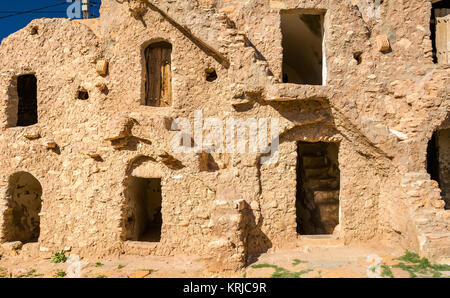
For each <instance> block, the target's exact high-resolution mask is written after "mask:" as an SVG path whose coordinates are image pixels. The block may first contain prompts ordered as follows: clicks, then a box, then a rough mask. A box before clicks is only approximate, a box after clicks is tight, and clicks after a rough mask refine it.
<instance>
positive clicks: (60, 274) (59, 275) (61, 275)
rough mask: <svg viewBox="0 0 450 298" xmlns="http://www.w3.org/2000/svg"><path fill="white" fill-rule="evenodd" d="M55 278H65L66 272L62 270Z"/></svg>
mask: <svg viewBox="0 0 450 298" xmlns="http://www.w3.org/2000/svg"><path fill="white" fill-rule="evenodd" d="M55 276H56V277H64V276H66V272H64V271H62V270H60V271H58V272H56V273H55Z"/></svg>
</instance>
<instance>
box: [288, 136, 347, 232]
mask: <svg viewBox="0 0 450 298" xmlns="http://www.w3.org/2000/svg"><path fill="white" fill-rule="evenodd" d="M338 153H339V147H338V144H336V143H324V142H317V143H306V142H298V143H297V197H296V208H297V233H299V234H301V235H321V234H333V231H334V229H335V227H336V226H337V225H338V224H339V188H340V172H339V163H338Z"/></svg>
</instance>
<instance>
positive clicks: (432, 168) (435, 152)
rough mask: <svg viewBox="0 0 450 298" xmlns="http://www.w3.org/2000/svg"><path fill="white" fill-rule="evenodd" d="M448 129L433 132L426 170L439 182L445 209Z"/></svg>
mask: <svg viewBox="0 0 450 298" xmlns="http://www.w3.org/2000/svg"><path fill="white" fill-rule="evenodd" d="M449 169H450V129H441V130H437V131H436V132H434V133H433V136H432V137H431V139H430V141H429V142H428V148H427V171H428V174H430V176H431V179H432V180H435V181H436V182H437V183H438V184H439V188H440V189H441V196H442V199H443V200H444V201H445V209H447V210H448V209H450V171H449Z"/></svg>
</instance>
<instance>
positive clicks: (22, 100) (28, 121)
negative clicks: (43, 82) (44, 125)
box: [17, 74, 38, 126]
mask: <svg viewBox="0 0 450 298" xmlns="http://www.w3.org/2000/svg"><path fill="white" fill-rule="evenodd" d="M17 94H18V96H19V104H18V111H17V126H29V125H33V124H36V123H37V122H38V111H37V79H36V76H34V75H32V74H30V75H22V76H19V77H18V78H17Z"/></svg>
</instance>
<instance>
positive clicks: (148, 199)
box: [126, 176, 162, 242]
mask: <svg viewBox="0 0 450 298" xmlns="http://www.w3.org/2000/svg"><path fill="white" fill-rule="evenodd" d="M128 199H129V200H128V206H127V222H126V234H127V240H133V241H144V242H159V241H160V240H161V228H162V214H161V205H162V192H161V179H160V178H139V177H134V176H131V177H130V179H129V184H128Z"/></svg>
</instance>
